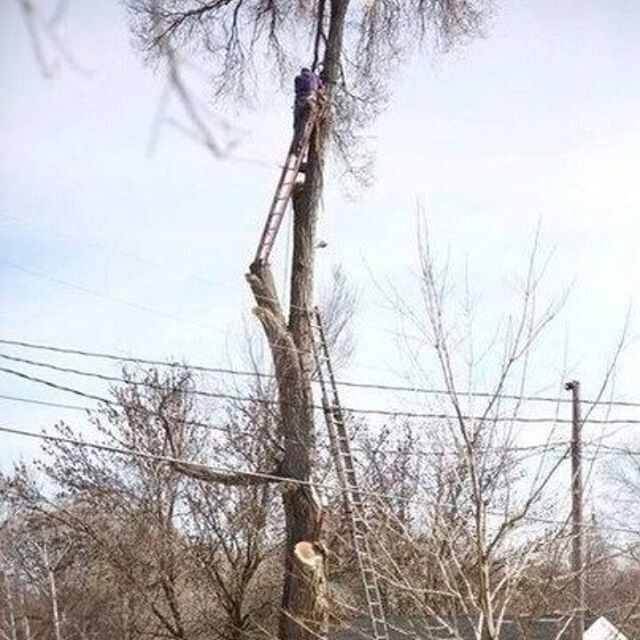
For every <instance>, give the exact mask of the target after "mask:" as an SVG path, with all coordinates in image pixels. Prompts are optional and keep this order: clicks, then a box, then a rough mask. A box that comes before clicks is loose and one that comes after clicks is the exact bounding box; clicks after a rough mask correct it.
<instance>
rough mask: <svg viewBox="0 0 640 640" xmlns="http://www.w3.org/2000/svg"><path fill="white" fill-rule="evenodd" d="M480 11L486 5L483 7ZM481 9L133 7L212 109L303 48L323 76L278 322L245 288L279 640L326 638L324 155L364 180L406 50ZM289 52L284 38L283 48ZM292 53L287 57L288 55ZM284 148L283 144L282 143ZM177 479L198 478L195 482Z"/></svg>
mask: <svg viewBox="0 0 640 640" xmlns="http://www.w3.org/2000/svg"><path fill="white" fill-rule="evenodd" d="M487 1H488V0H487ZM484 2H485V0H408V1H407V2H397V0H367V1H363V0H359V1H358V2H350V0H314V1H313V2H311V1H310V2H299V0H268V1H262V0H259V1H258V2H246V0H207V1H202V0H155V1H152V0H133V1H132V3H131V4H132V8H133V12H134V16H135V18H136V29H137V31H138V33H139V34H140V36H141V38H142V39H143V41H144V42H145V44H146V45H147V46H148V47H150V48H151V49H155V50H156V51H158V52H160V51H161V50H162V48H163V47H166V46H169V45H170V46H171V47H173V48H174V49H175V50H178V51H179V50H180V48H181V47H183V46H188V47H189V48H190V49H198V48H199V49H200V50H201V51H202V52H203V54H204V57H205V60H206V63H207V65H208V66H209V70H210V72H211V75H212V78H213V83H214V87H215V94H216V97H217V98H224V97H232V98H237V99H240V100H242V99H243V98H244V97H245V96H246V95H248V93H249V91H248V90H249V87H248V86H247V85H246V84H245V83H246V82H247V79H248V78H250V77H252V76H251V74H250V73H247V71H248V70H249V69H250V67H251V66H252V64H253V63H254V62H255V58H256V57H258V56H263V55H265V51H266V52H267V54H268V55H269V57H270V59H273V60H275V61H276V72H277V73H279V74H280V75H281V77H286V76H288V75H289V73H290V69H291V64H290V57H291V56H292V55H293V54H294V52H295V51H297V50H298V46H299V43H300V42H304V41H305V40H308V42H309V48H310V49H311V53H312V54H313V60H314V68H315V67H316V66H317V65H318V64H322V68H323V78H324V80H325V81H326V88H325V98H324V99H325V100H326V101H327V107H328V108H327V113H326V117H324V118H322V119H321V120H320V121H319V122H318V123H317V126H316V127H315V128H314V130H313V132H312V135H311V139H310V142H309V149H308V156H307V164H306V172H305V173H306V177H305V181H304V183H303V184H301V186H300V187H299V188H298V189H296V190H295V191H294V193H293V210H294V248H293V255H292V269H291V282H290V287H291V291H290V303H289V310H288V314H286V312H285V309H283V307H282V306H281V304H280V301H279V298H278V294H277V291H276V288H275V285H274V280H273V278H272V274H271V271H270V268H269V265H268V263H266V262H261V261H256V262H254V263H253V264H252V265H251V268H250V271H249V273H248V275H247V280H248V283H249V286H250V287H251V290H252V292H253V295H254V297H255V301H256V305H257V306H256V310H255V313H256V315H257V317H258V318H259V320H260V322H261V323H262V327H263V329H264V332H265V335H266V337H267V340H268V342H269V346H270V349H271V354H272V358H273V363H274V370H275V374H276V378H277V385H278V402H279V414H280V433H279V438H280V442H281V446H282V451H283V455H282V461H281V464H280V465H279V467H278V469H276V470H274V469H256V470H255V471H258V472H263V473H264V474H265V476H266V477H265V479H264V480H263V481H264V482H273V481H274V477H279V478H282V482H281V485H282V496H283V506H284V517H285V531H286V541H285V553H284V587H283V594H282V606H281V610H280V619H279V631H278V633H279V637H280V638H282V639H283V640H285V639H286V640H298V639H300V640H302V639H304V640H311V639H312V638H313V639H314V640H315V638H317V637H318V636H320V637H322V636H323V635H324V634H325V633H326V630H327V626H328V604H327V603H328V600H327V585H326V578H325V554H324V546H323V544H322V540H321V533H322V532H321V523H322V505H321V503H320V500H319V499H318V496H317V493H316V491H315V490H314V488H313V482H312V480H313V471H314V456H315V434H314V415H313V409H312V404H313V402H312V393H311V382H310V378H311V373H312V362H311V359H312V348H311V342H310V341H311V335H310V332H309V324H308V317H307V310H309V309H311V308H312V307H313V274H314V245H315V235H316V222H317V216H318V208H319V203H320V200H321V194H322V189H323V175H324V167H325V162H326V157H327V150H328V148H329V145H330V144H331V145H332V146H333V149H334V151H335V152H336V155H337V157H338V158H339V159H340V160H341V161H342V162H343V163H344V166H345V168H346V171H347V172H348V173H349V174H351V175H352V176H354V177H355V178H356V179H362V178H363V175H362V173H361V171H362V167H363V165H362V164H361V163H359V162H358V148H359V147H358V142H359V134H360V132H361V130H362V128H363V127H364V126H365V125H366V124H368V123H370V122H371V120H372V119H373V118H374V117H375V116H376V115H377V113H379V111H380V109H381V107H382V105H383V103H384V99H385V95H384V94H385V86H384V80H385V79H386V78H388V77H389V74H390V72H391V70H392V69H393V68H394V66H395V65H396V63H397V62H399V61H400V59H401V58H402V59H404V58H406V57H407V54H408V53H409V52H410V50H411V48H412V47H415V46H416V45H418V44H419V43H421V42H423V41H424V40H425V39H426V38H427V36H429V35H435V37H436V39H437V40H438V41H439V42H440V43H441V45H442V46H444V47H446V46H449V45H452V44H453V43H455V42H458V41H460V40H463V39H465V38H467V37H469V36H472V35H474V34H475V33H476V32H477V29H478V27H479V25H480V24H481V22H482V18H483V9H484ZM292 34H293V38H294V39H292V40H289V38H291V37H292ZM294 45H295V46H294ZM283 146H284V143H283ZM181 471H183V472H185V473H192V474H193V475H198V477H201V478H202V477H203V472H202V470H198V471H197V472H196V470H195V469H190V468H188V467H182V468H181ZM204 476H206V477H205V478H204V479H207V480H210V481H212V482H224V483H227V484H245V483H247V482H252V483H254V484H255V483H256V482H258V481H259V479H258V478H256V477H251V478H250V479H248V478H247V476H246V475H241V474H238V475H237V476H236V475H220V474H204Z"/></svg>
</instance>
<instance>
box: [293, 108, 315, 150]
mask: <svg viewBox="0 0 640 640" xmlns="http://www.w3.org/2000/svg"><path fill="white" fill-rule="evenodd" d="M310 110H311V105H310V104H309V101H308V100H307V99H306V98H305V99H304V100H296V101H295V104H294V106H293V144H294V146H296V147H298V146H300V144H301V143H302V133H303V131H304V125H305V123H306V121H307V118H308V117H309V112H310Z"/></svg>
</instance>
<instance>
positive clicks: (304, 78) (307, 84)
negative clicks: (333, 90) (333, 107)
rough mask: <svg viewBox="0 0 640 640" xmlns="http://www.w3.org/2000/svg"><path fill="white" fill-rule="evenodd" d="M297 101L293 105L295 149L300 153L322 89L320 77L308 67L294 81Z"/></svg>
mask: <svg viewBox="0 0 640 640" xmlns="http://www.w3.org/2000/svg"><path fill="white" fill-rule="evenodd" d="M293 87H294V92H295V100H294V103H293V147H294V149H295V150H296V151H297V152H299V151H300V148H299V147H300V143H301V142H302V140H301V136H302V130H303V128H304V124H305V122H306V121H307V118H308V117H309V116H310V115H311V111H312V110H314V109H316V108H317V107H318V104H317V103H318V99H319V97H320V96H319V95H318V93H319V91H320V89H321V88H322V82H321V80H320V76H319V75H318V74H317V73H314V72H313V71H311V69H309V68H308V67H303V68H302V69H301V70H300V73H299V74H298V75H297V76H296V78H295V80H294V85H293Z"/></svg>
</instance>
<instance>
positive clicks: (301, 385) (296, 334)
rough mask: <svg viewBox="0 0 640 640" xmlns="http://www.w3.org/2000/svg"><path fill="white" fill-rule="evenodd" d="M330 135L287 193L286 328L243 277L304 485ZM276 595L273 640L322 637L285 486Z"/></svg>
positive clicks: (307, 546) (335, 59)
mask: <svg viewBox="0 0 640 640" xmlns="http://www.w3.org/2000/svg"><path fill="white" fill-rule="evenodd" d="M348 5H349V0H331V3H330V19H329V27H328V33H327V44H326V49H325V53H324V72H325V76H326V77H327V78H328V80H329V85H328V88H327V100H329V101H330V100H331V94H332V91H333V87H334V86H335V84H336V83H337V82H338V80H339V78H340V58H341V53H342V39H343V32H344V25H345V18H346V13H347V8H348ZM330 133H331V119H330V116H328V117H327V118H326V119H325V120H323V122H321V123H320V124H319V126H318V127H317V128H316V130H315V131H314V133H313V135H312V138H311V142H310V146H309V154H308V158H307V171H306V175H305V181H304V184H303V185H301V186H300V187H299V188H298V189H296V191H295V192H294V196H293V210H294V231H293V233H294V247H293V256H292V269H291V297H290V300H291V302H290V309H289V322H288V323H287V322H286V321H285V317H284V313H283V310H282V308H281V306H280V303H279V302H278V299H277V292H276V289H275V285H274V283H273V278H272V276H271V272H270V270H269V267H268V265H259V264H258V265H253V266H252V268H251V272H250V273H249V275H248V276H247V279H248V281H249V284H250V286H251V288H252V290H253V293H254V297H255V299H256V302H257V304H258V308H257V309H256V315H257V316H258V318H259V319H260V321H261V322H262V325H263V328H264V331H265V333H266V335H267V339H268V341H269V345H270V347H271V352H272V357H273V361H274V368H275V374H276V379H277V383H278V397H279V403H280V414H281V417H282V425H281V435H282V438H283V446H284V459H283V463H282V469H281V471H282V475H283V477H284V478H292V479H296V480H301V481H303V482H310V481H311V479H312V473H313V466H314V455H315V450H314V449H315V434H314V424H313V418H314V416H313V409H312V407H311V405H312V392H311V380H310V378H311V371H312V357H311V354H312V347H311V335H310V333H309V324H308V317H307V310H310V309H311V307H312V305H313V274H314V247H315V237H316V222H317V218H318V210H319V204H320V199H321V196H322V186H323V172H324V166H325V151H326V147H327V142H328V139H329V136H330ZM283 501H284V512H285V522H286V553H285V561H284V562H285V566H284V572H285V573H284V588H283V596H282V612H281V616H280V625H279V636H280V638H281V639H282V640H311V639H313V640H316V636H317V635H324V634H325V633H326V631H327V620H328V615H327V614H328V612H327V600H326V588H327V586H326V579H325V567H324V564H325V558H324V551H323V550H324V547H323V545H322V542H321V539H320V536H321V522H322V506H321V504H320V501H319V499H318V497H317V494H316V492H315V491H314V490H313V487H312V486H311V485H304V484H291V483H289V484H286V481H285V485H284V490H283Z"/></svg>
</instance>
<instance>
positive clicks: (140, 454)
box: [0, 426, 638, 535]
mask: <svg viewBox="0 0 640 640" xmlns="http://www.w3.org/2000/svg"><path fill="white" fill-rule="evenodd" d="M0 432H3V433H7V434H10V435H18V436H22V437H27V438H34V439H40V440H48V441H51V442H62V443H66V444H71V445H74V446H78V447H87V448H91V449H96V450H101V451H107V452H109V453H115V454H119V455H128V456H131V457H136V458H144V459H148V460H157V461H158V462H167V463H170V464H181V465H185V466H188V467H191V468H196V469H200V470H203V471H210V472H212V473H214V474H222V475H227V474H232V475H240V476H245V477H247V478H256V479H261V480H264V481H265V482H283V483H289V484H296V485H303V486H306V487H314V488H315V487H320V488H323V489H332V490H334V491H342V488H341V487H340V486H338V485H335V484H332V483H327V482H314V481H312V480H301V479H298V478H289V477H284V476H280V475H276V474H273V473H264V472H261V471H242V470H237V469H231V468H229V467H214V466H211V465H205V464H201V463H195V462H190V461H188V460H183V459H180V458H174V457H172V456H163V455H158V454H155V453H149V452H146V451H140V450H138V449H125V448H123V447H115V446H112V445H107V444H100V443H97V442H86V441H84V440H78V439H76V438H69V437H67V436H54V435H50V434H47V433H34V432H32V431H25V430H23V429H16V428H13V427H6V426H0ZM360 493H361V494H362V495H368V496H372V497H375V498H383V499H386V500H389V499H391V500H399V501H403V502H408V503H411V502H416V503H418V504H423V503H424V501H423V500H422V499H421V498H408V497H406V496H401V495H398V494H393V493H384V492H380V491H371V490H369V489H361V490H360ZM433 502H434V504H438V505H440V506H443V505H441V503H438V502H437V501H433ZM487 513H488V514H490V515H494V516H500V517H505V514H504V513H502V512H493V511H487ZM520 519H521V520H529V521H531V522H538V523H543V524H553V525H562V526H566V524H567V521H566V520H554V519H552V518H542V517H537V516H528V515H525V516H522V518H520ZM595 528H598V529H607V530H609V531H616V532H618V533H630V534H633V535H638V531H636V530H633V529H627V528H623V527H611V526H602V525H596V526H595Z"/></svg>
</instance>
